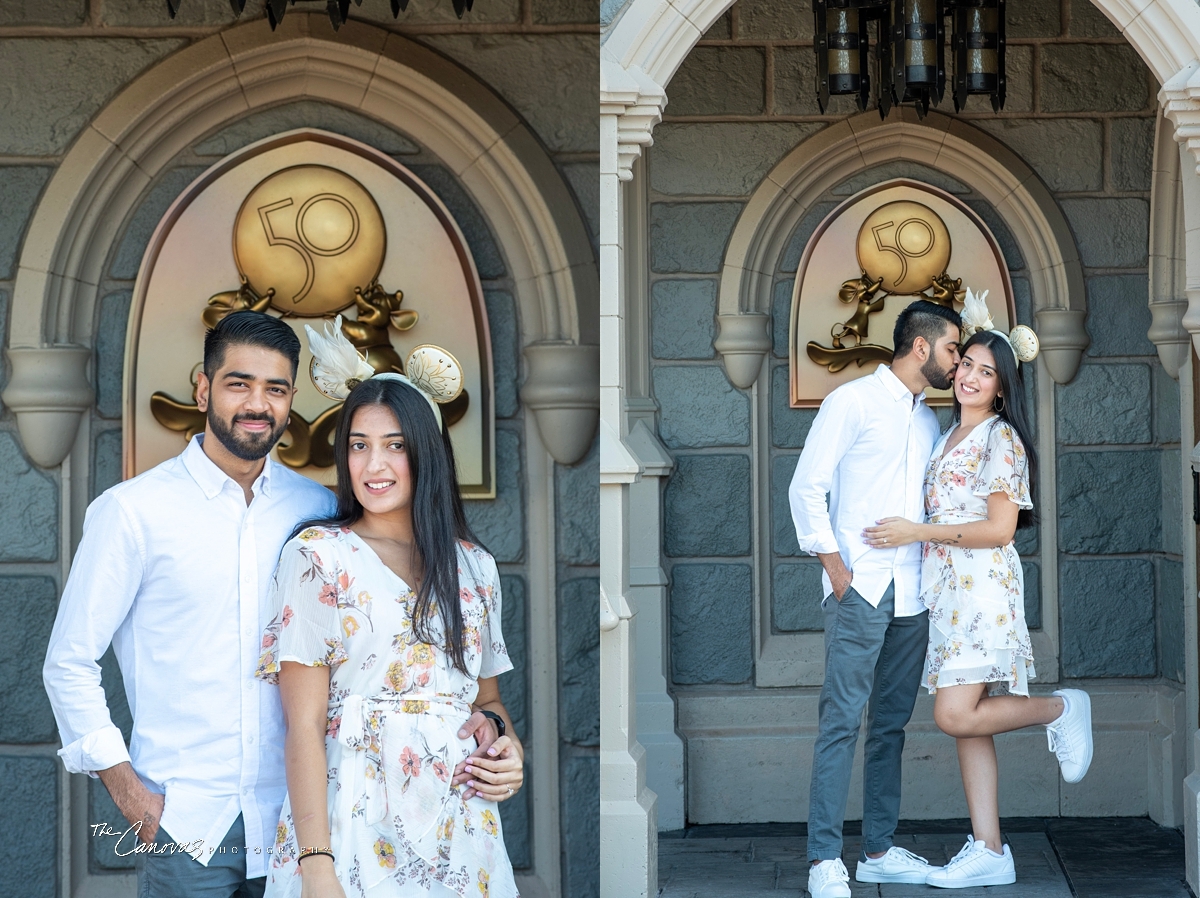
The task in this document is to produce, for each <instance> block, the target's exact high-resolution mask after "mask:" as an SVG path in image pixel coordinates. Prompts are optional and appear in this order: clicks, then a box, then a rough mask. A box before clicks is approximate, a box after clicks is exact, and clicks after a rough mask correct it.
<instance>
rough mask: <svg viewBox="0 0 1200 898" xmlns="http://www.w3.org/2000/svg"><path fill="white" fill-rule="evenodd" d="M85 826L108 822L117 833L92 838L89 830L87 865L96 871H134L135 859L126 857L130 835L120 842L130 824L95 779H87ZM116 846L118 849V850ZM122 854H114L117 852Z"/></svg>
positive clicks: (100, 783) (127, 855) (129, 855)
mask: <svg viewBox="0 0 1200 898" xmlns="http://www.w3.org/2000/svg"><path fill="white" fill-rule="evenodd" d="M87 787H88V817H87V822H88V825H89V826H90V825H92V824H95V823H107V824H108V825H109V827H110V828H111V829H112V830H114V831H115V832H116V833H117V834H116V835H114V836H93V835H92V834H91V831H90V830H89V831H88V840H87V843H88V866H89V867H91V868H93V869H95V870H115V871H129V872H132V871H133V870H134V869H136V859H137V856H136V855H133V854H125V852H127V851H128V850H129V848H130V847H131V846H130V841H131V838H132V837H131V836H130V837H126V838H125V839H124V841H122V839H121V837H122V835H124V833H125V828H126V827H127V826H128V825H129V824H128V823H127V822H126V820H125V817H124V816H123V815H122V814H121V812H120V811H119V810H118V809H117V805H116V802H114V801H113V800H112V796H110V795H109V794H108V790H107V789H106V788H104V783H102V782H100V780H98V779H90V778H89V779H88V784H87ZM118 846H119V848H118ZM118 850H119V851H121V853H122V854H125V856H124V857H122V856H121V854H117V851H118Z"/></svg>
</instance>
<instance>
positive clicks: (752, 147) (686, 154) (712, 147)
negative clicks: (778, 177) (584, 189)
mask: <svg viewBox="0 0 1200 898" xmlns="http://www.w3.org/2000/svg"><path fill="white" fill-rule="evenodd" d="M672 102H673V101H672ZM823 127H825V126H824V125H822V124H819V123H808V124H802V123H795V122H776V123H763V122H756V123H753V124H750V123H741V122H713V123H711V124H710V123H706V122H701V123H684V124H663V125H659V126H658V127H657V128H655V129H654V147H653V148H652V149H651V151H650V158H651V165H650V186H651V188H653V189H654V190H656V191H657V192H659V193H666V194H671V195H673V196H689V195H690V196H749V195H750V194H751V193H753V192H754V189H755V188H756V187H757V186H758V185H759V182H761V181H762V179H763V177H764V176H765V175H766V174H767V172H769V171H770V170H771V169H772V168H774V167H775V164H776V163H777V162H778V161H779V160H780V159H781V158H783V156H784V155H785V154H787V153H788V152H789V151H791V150H792V149H793V148H794V147H795V146H796V145H797V144H800V143H802V142H804V141H805V140H807V139H808V138H809V137H811V136H812V135H814V134H816V133H817V132H818V131H820V130H821V129H822V128H823Z"/></svg>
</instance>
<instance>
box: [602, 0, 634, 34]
mask: <svg viewBox="0 0 1200 898" xmlns="http://www.w3.org/2000/svg"><path fill="white" fill-rule="evenodd" d="M627 2H628V0H600V25H601V27H602V28H607V27H608V26H609V25H611V24H612V23H613V22H614V21H616V18H617V13H619V12H620V11H621V9H622V8H623V7H624V6H625V5H626V3H627Z"/></svg>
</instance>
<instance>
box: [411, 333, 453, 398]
mask: <svg viewBox="0 0 1200 898" xmlns="http://www.w3.org/2000/svg"><path fill="white" fill-rule="evenodd" d="M404 371H405V373H406V374H407V375H408V379H409V381H411V382H412V384H413V386H415V387H416V388H417V389H419V390H420V391H421V392H423V393H425V394H427V395H428V396H429V397H430V398H431V399H433V401H434V402H437V403H442V404H444V403H447V402H451V401H453V400H455V399H457V398H458V397H459V396H460V395H461V394H462V391H463V370H462V365H460V364H459V363H458V359H456V358H455V357H454V356H453V355H451V354H450V353H449V352H448V351H447V350H445V349H443V348H442V347H441V346H434V345H433V344H432V343H422V344H421V345H420V346H418V347H416V348H415V349H414V350H413V351H412V352H410V353H409V354H408V360H407V361H406V362H405V363H404Z"/></svg>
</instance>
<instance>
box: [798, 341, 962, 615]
mask: <svg viewBox="0 0 1200 898" xmlns="http://www.w3.org/2000/svg"><path fill="white" fill-rule="evenodd" d="M938 436H939V427H938V421H937V416H936V415H934V413H933V411H932V410H931V409H930V408H929V407H928V406H927V405H925V394H924V393H921V394H920V395H918V396H915V397H914V396H913V394H912V393H911V392H910V391H909V389H908V387H906V386H904V384H903V383H901V381H900V379H899V378H898V377H896V375H895V374H893V373H892V370H891V368H889V367H887V366H886V365H880V366H879V367H878V368H877V369H876V370H875V373H874V374H872V375H870V376H868V377H860V378H858V379H857V380H852V381H850V383H847V384H843V385H842V386H840V387H838V388H837V389H836V390H834V391H833V392H832V393H830V394H829V395H828V396H826V397H825V401H824V402H823V403H821V410H820V411H819V412H818V413H817V418H816V420H815V421H814V422H813V425H812V429H811V430H809V432H808V437H807V438H806V439H805V441H804V451H803V452H802V453H801V454H800V461H799V462H798V463H797V464H796V473H795V474H794V475H793V476H792V483H791V486H790V487H789V489H788V501H789V503H790V504H791V508H792V521H793V522H794V523H795V525H796V538H797V539H798V540H799V542H800V548H801V549H802V550H803V551H805V552H807V553H808V554H810V555H817V554H826V553H829V554H832V553H833V552H840V553H841V555H842V560H843V561H844V562H845V563H846V567H847V568H849V569H850V570H851V571H852V572H853V575H854V576H853V581H852V585H853V586H854V589H855V591H856V592H857V593H858V594H859V595H860V596H862V597H863V598H864V599H866V600H867V601H868V602H870V603H871V604H872V605H874V606H876V607H879V602H880V600H881V599H882V598H883V594H884V592H886V591H887V587H888V584H889V583H891V582H892V581H895V583H896V610H895V614H896V616H897V617H907V616H910V615H914V614H920V613H921V612H922V611H924V610H925V606H924V605H922V604H921V601H920V598H919V597H920V594H921V544H920V543H910V544H909V545H907V546H902V547H900V548H898V549H883V548H879V549H873V548H871V547H870V546H868V545H867V544H866V543H865V542H864V541H863V535H862V531H863V528H864V527H870V526H873V525H874V524H875V522H876V521H878V520H879V519H881V518H886V517H893V516H895V517H904V518H908V519H909V520H910V521H924V520H925V497H924V478H925V467H926V465H927V464H928V463H929V456H930V453H931V452H932V451H933V444H934V443H935V442H936V441H937V438H938ZM826 494H828V496H829V504H828V506H826V503H825V496H826ZM822 583H823V585H824V588H825V598H826V599H828V598H829V596H830V595H832V593H833V586H832V585H831V584H830V582H829V576H828V575H827V574H826V575H823V576H822Z"/></svg>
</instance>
